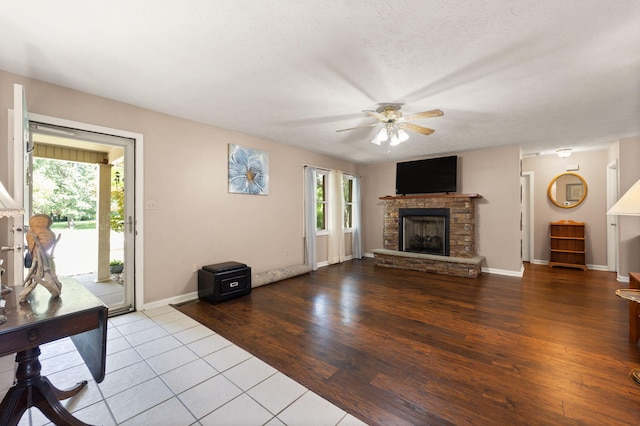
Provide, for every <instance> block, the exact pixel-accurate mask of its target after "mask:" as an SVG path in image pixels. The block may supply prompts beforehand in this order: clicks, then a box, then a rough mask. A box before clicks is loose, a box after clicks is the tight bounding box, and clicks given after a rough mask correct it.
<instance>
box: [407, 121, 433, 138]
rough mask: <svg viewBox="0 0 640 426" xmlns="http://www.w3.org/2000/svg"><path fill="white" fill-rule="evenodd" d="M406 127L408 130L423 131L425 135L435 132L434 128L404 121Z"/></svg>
mask: <svg viewBox="0 0 640 426" xmlns="http://www.w3.org/2000/svg"><path fill="white" fill-rule="evenodd" d="M404 128H405V129H408V130H413V131H414V132H418V133H422V134H423V135H430V134H431V133H433V132H435V130H433V129H428V128H426V127H422V126H418V125H416V124H411V123H404Z"/></svg>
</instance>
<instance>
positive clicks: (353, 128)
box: [336, 123, 381, 132]
mask: <svg viewBox="0 0 640 426" xmlns="http://www.w3.org/2000/svg"><path fill="white" fill-rule="evenodd" d="M379 124H381V123H373V124H367V125H366V126H358V127H349V128H348V129H340V130H336V132H346V131H347V130H355V129H364V128H366V127H373V126H377V125H379Z"/></svg>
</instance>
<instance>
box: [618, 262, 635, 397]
mask: <svg viewBox="0 0 640 426" xmlns="http://www.w3.org/2000/svg"><path fill="white" fill-rule="evenodd" d="M629 275H631V274H629ZM637 283H638V281H637V274H636V284H637ZM616 296H620V297H622V298H623V299H627V300H628V301H629V303H630V306H629V342H630V343H634V344H635V343H636V342H637V341H638V339H637V337H638V325H639V324H640V321H639V320H638V313H639V312H640V289H638V288H620V289H618V290H616ZM629 377H630V378H631V380H633V381H634V382H635V383H636V384H637V385H640V368H634V369H632V370H631V371H630V372H629Z"/></svg>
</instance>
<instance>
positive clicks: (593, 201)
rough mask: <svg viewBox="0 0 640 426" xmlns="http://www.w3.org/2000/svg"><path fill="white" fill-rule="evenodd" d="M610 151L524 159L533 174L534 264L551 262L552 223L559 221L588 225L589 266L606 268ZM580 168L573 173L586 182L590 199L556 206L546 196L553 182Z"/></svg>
mask: <svg viewBox="0 0 640 426" xmlns="http://www.w3.org/2000/svg"><path fill="white" fill-rule="evenodd" d="M609 161H610V159H609V151H608V150H606V149H603V150H597V151H584V152H574V153H573V154H572V155H571V156H570V157H568V158H559V157H558V156H557V155H541V156H536V157H527V158H524V159H523V162H522V168H523V171H524V172H533V179H534V188H533V195H534V212H533V213H534V221H535V223H534V249H533V259H534V261H549V223H550V222H556V221H559V220H574V221H577V222H585V233H586V252H587V253H586V259H587V260H586V261H587V265H592V266H594V265H595V266H596V267H600V268H606V265H607V218H606V215H605V213H606V207H607V205H606V200H607V192H606V190H607V188H606V181H607V163H608V162H609ZM574 165H578V166H579V167H580V170H577V171H573V172H574V173H577V174H579V175H580V176H582V177H583V178H584V180H585V181H586V182H587V188H588V191H587V196H586V198H585V200H584V201H583V202H582V203H581V204H580V205H579V206H576V207H573V208H570V209H563V208H561V207H558V206H556V205H555V204H553V203H552V202H551V201H550V200H549V197H548V196H547V189H548V186H549V183H550V182H551V180H552V179H553V178H554V177H555V176H557V175H558V174H560V173H564V172H566V171H567V168H568V167H569V166H574Z"/></svg>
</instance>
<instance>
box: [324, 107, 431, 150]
mask: <svg viewBox="0 0 640 426" xmlns="http://www.w3.org/2000/svg"><path fill="white" fill-rule="evenodd" d="M400 106H401V105H400V104H383V105H381V106H380V107H379V108H378V109H377V110H375V111H371V110H364V111H362V112H364V113H367V114H369V115H370V116H372V117H374V118H376V119H377V120H378V121H377V122H375V123H373V124H369V125H366V126H358V127H350V128H348V129H341V130H336V131H337V132H345V131H347V130H354V129H362V128H366V127H374V126H384V127H383V128H382V129H380V132H378V133H377V134H376V136H375V137H374V138H373V140H372V141H371V143H374V144H376V145H380V144H381V143H382V142H386V141H387V140H388V141H389V146H390V147H391V146H394V145H398V144H399V143H401V142H404V141H406V140H407V139H409V135H408V134H407V132H405V130H411V131H414V132H417V133H421V134H423V135H430V134H431V133H433V132H434V131H435V130H433V129H429V128H427V127H422V126H418V125H417V124H413V123H409V122H408V120H417V119H422V118H431V117H439V116H441V115H444V113H443V112H442V111H440V110H439V109H432V110H431V111H424V112H418V113H415V114H409V115H402V112H400Z"/></svg>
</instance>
